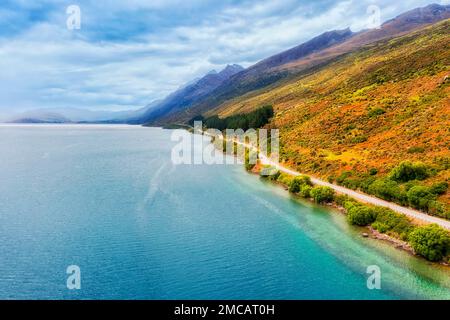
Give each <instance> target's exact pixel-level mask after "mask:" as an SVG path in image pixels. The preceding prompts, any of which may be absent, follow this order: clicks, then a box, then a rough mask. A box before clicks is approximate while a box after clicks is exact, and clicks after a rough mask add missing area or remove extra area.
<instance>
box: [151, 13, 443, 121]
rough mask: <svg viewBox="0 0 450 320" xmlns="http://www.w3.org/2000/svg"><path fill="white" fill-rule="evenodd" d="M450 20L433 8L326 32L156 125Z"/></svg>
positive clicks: (234, 78) (163, 117) (243, 73)
mask: <svg viewBox="0 0 450 320" xmlns="http://www.w3.org/2000/svg"><path fill="white" fill-rule="evenodd" d="M447 18H450V6H449V5H437V4H433V5H429V6H427V7H424V8H417V9H413V10H411V11H408V12H406V13H404V14H401V15H399V16H398V17H396V18H394V19H391V20H389V21H386V22H385V23H383V24H382V26H381V28H380V29H372V30H364V31H361V32H358V33H352V32H351V31H350V30H349V29H345V30H337V31H330V32H326V33H324V34H322V35H320V36H318V37H316V38H314V39H312V40H310V41H308V42H306V43H304V44H301V45H299V46H297V47H294V48H292V49H289V50H287V51H285V52H282V53H280V54H277V55H274V56H272V57H269V58H267V59H264V60H262V61H261V62H259V63H257V64H255V65H254V66H251V67H250V68H248V69H246V70H244V71H241V72H239V73H237V74H235V75H233V76H231V77H230V78H229V79H227V80H225V81H223V83H221V84H220V85H219V86H217V88H215V89H214V90H212V91H211V92H209V93H208V94H206V95H204V96H202V97H200V98H199V99H197V101H195V102H194V103H191V104H190V105H189V107H188V108H184V110H183V112H178V113H177V112H172V113H170V114H165V115H158V116H157V117H155V118H154V120H153V122H155V119H156V120H157V121H156V122H157V123H159V124H167V123H174V122H178V123H179V122H186V121H188V120H189V119H191V118H192V117H194V116H196V115H199V114H204V113H205V112H208V111H210V110H211V109H214V108H218V107H220V106H221V105H222V104H224V103H226V102H227V101H230V100H232V99H235V98H238V97H240V96H243V95H249V94H255V93H258V92H259V91H261V90H268V89H270V87H272V86H276V85H280V84H281V83H282V82H284V81H289V80H290V79H292V78H295V77H299V76H302V75H307V74H308V73H310V72H314V69H315V68H318V67H320V66H321V65H324V64H327V63H330V62H332V61H333V60H335V59H338V58H339V57H340V56H342V55H346V54H349V53H350V52H352V51H354V50H358V49H359V48H362V47H364V46H367V45H370V44H371V43H374V42H377V41H380V40H383V39H390V38H394V37H398V36H401V35H404V34H407V33H408V32H411V31H413V30H416V29H418V28H421V27H424V26H426V25H429V24H432V23H435V22H438V21H441V20H444V19H447Z"/></svg>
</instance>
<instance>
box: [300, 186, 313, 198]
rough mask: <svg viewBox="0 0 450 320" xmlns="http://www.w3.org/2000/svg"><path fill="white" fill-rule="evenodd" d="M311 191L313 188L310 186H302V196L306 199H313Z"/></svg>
mask: <svg viewBox="0 0 450 320" xmlns="http://www.w3.org/2000/svg"><path fill="white" fill-rule="evenodd" d="M311 190H312V187H311V186H310V185H307V184H304V185H302V187H301V188H300V196H301V197H303V198H306V199H308V198H311Z"/></svg>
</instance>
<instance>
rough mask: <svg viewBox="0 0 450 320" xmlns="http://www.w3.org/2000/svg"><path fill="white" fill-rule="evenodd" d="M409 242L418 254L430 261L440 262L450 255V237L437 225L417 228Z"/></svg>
mask: <svg viewBox="0 0 450 320" xmlns="http://www.w3.org/2000/svg"><path fill="white" fill-rule="evenodd" d="M409 242H410V244H411V246H412V247H413V249H414V251H415V252H416V253H417V254H420V255H421V256H423V257H424V258H425V259H427V260H430V261H440V260H442V259H443V258H444V257H446V256H447V255H448V254H449V253H450V235H449V233H448V232H447V231H446V230H444V229H442V228H441V227H439V226H438V225H436V224H431V225H427V226H423V227H418V228H416V229H415V230H414V231H413V232H411V234H410V236H409Z"/></svg>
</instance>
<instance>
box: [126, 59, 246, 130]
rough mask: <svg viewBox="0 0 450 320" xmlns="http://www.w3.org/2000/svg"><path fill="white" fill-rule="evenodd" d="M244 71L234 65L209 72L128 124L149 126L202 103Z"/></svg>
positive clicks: (150, 107) (149, 108)
mask: <svg viewBox="0 0 450 320" xmlns="http://www.w3.org/2000/svg"><path fill="white" fill-rule="evenodd" d="M242 70H244V68H243V67H241V66H239V65H237V64H234V65H228V66H226V68H225V69H223V70H222V71H220V72H216V71H215V70H213V71H210V72H209V73H207V74H206V75H205V76H204V77H202V78H200V79H198V80H196V81H193V82H190V83H189V84H187V85H186V86H184V87H182V88H180V89H178V90H177V91H175V92H173V93H172V94H170V95H169V96H168V97H167V98H165V99H164V100H163V101H161V102H159V103H158V104H156V105H152V106H148V107H147V110H146V112H144V114H143V115H142V117H140V118H138V119H133V120H131V121H129V123H137V124H151V123H153V122H156V121H157V120H158V119H161V118H165V117H170V116H171V115H172V114H175V113H177V112H182V111H183V110H185V109H187V108H189V107H191V106H192V105H194V104H196V103H198V102H200V101H202V99H204V98H205V97H206V96H208V94H210V93H211V92H212V91H214V90H215V89H216V88H217V87H219V86H220V85H221V84H223V83H224V82H225V81H226V80H228V79H230V78H231V77H232V76H233V75H235V74H237V73H239V72H241V71H242Z"/></svg>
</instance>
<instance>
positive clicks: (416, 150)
mask: <svg viewBox="0 0 450 320" xmlns="http://www.w3.org/2000/svg"><path fill="white" fill-rule="evenodd" d="M424 152H425V148H424V147H411V148H409V149H408V153H424Z"/></svg>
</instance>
